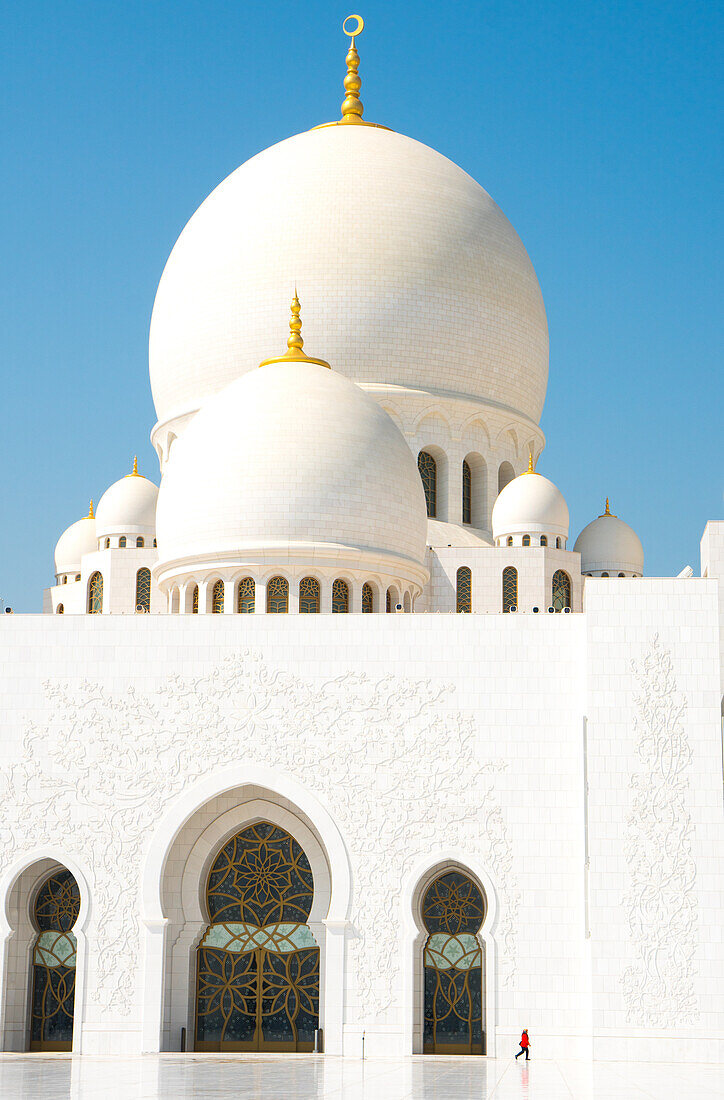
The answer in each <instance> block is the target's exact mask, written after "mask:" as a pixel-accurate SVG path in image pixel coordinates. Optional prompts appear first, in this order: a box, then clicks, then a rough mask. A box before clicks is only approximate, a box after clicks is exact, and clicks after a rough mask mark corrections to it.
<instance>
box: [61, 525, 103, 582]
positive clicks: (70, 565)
mask: <svg viewBox="0 0 724 1100" xmlns="http://www.w3.org/2000/svg"><path fill="white" fill-rule="evenodd" d="M97 549H98V543H97V535H96V521H95V519H94V518H93V516H90V515H89V516H84V517H83V519H79V520H77V521H76V522H75V523H71V525H70V527H68V528H67V530H65V531H64V532H63V534H62V535H61V536H60V538H59V539H58V541H57V543H56V546H55V572H56V574H59V573H80V567H81V560H82V558H83V556H84V554H92V553H93V551H94V550H97Z"/></svg>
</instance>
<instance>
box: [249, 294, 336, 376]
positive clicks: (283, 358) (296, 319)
mask: <svg viewBox="0 0 724 1100" xmlns="http://www.w3.org/2000/svg"><path fill="white" fill-rule="evenodd" d="M301 312H302V307H301V305H300V304H299V295H298V294H297V288H296V287H295V288H294V297H293V298H292V316H291V319H290V321H289V338H288V340H287V350H286V352H285V354H284V355H277V356H275V357H274V358H273V359H264V360H263V361H262V362H261V363H260V364H259V366H260V367H266V366H268V364H269V363H316V364H317V365H318V366H320V367H328V368H329V369H330V370H331V369H332V368H331V367H330V366H329V363H327V362H326V361H325V360H324V359H313V358H312V357H311V355H307V353H306V352H305V350H304V341H303V340H302V318H301V316H300V314H301Z"/></svg>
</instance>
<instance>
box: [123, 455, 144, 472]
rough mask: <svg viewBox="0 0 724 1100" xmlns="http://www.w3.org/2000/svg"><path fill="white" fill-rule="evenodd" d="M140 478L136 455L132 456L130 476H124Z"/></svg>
mask: <svg viewBox="0 0 724 1100" xmlns="http://www.w3.org/2000/svg"><path fill="white" fill-rule="evenodd" d="M140 476H141V475H140V474H139V472H138V455H134V456H133V469H132V470H131V472H130V474H126V477H140Z"/></svg>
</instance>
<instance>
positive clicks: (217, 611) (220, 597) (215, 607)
mask: <svg viewBox="0 0 724 1100" xmlns="http://www.w3.org/2000/svg"><path fill="white" fill-rule="evenodd" d="M211 613H212V615H223V613H224V582H223V581H214V587H213V589H212V591H211Z"/></svg>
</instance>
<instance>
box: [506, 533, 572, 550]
mask: <svg viewBox="0 0 724 1100" xmlns="http://www.w3.org/2000/svg"><path fill="white" fill-rule="evenodd" d="M502 544H503V540H502V539H498V546H502ZM505 545H506V546H512V545H513V536H512V535H508V537H507V539H506V540H505ZM521 545H522V546H532V545H533V544H532V542H531V537H530V535H523V538H522V540H521ZM538 545H539V546H547V545H548V536H547V535H541V536H540V539H539V541H538ZM555 546H556V550H562V549H563V540H562V539H561V537H560V536H558V537H557V538H556V543H555Z"/></svg>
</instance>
